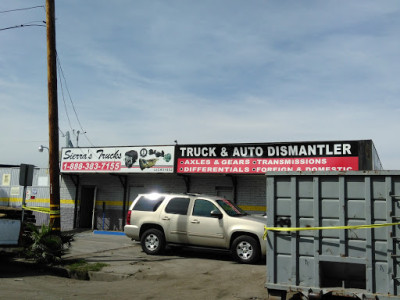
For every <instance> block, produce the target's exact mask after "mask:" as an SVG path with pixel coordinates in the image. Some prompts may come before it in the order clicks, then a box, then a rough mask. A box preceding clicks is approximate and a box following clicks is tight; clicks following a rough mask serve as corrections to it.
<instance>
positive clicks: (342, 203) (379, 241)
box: [266, 171, 400, 298]
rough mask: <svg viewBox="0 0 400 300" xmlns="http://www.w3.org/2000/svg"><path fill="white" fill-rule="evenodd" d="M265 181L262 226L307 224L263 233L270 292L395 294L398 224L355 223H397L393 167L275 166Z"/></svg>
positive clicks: (398, 176) (399, 198) (399, 195)
mask: <svg viewBox="0 0 400 300" xmlns="http://www.w3.org/2000/svg"><path fill="white" fill-rule="evenodd" d="M266 184H267V227H279V228H282V227H291V228H307V229H310V230H305V231H294V232H285V231H280V232H276V231H272V230H270V231H268V235H267V241H266V242H267V277H266V279H267V281H266V287H267V288H268V289H269V290H272V291H275V292H276V291H280V292H284V293H294V292H297V291H299V292H302V293H303V294H305V295H308V294H311V293H312V294H317V295H322V294H326V293H332V292H333V291H334V292H333V293H335V294H338V295H348V294H354V293H355V292H354V290H356V293H357V294H360V295H364V296H365V295H379V296H380V298H382V297H386V296H387V297H389V295H390V296H397V295H398V288H399V280H398V278H397V277H398V276H399V275H398V274H400V273H399V272H400V270H399V264H398V261H397V260H398V259H400V256H399V254H400V248H399V247H400V239H399V237H400V234H398V231H399V226H398V225H396V226H385V227H379V228H366V229H355V228H354V226H359V225H370V224H389V223H395V222H400V173H399V172H395V171H392V172H390V171H375V172H346V173H336V174H335V173H326V172H324V173H322V172H318V173H311V172H309V173H304V172H303V173H300V172H287V173H283V172H282V174H279V175H275V174H274V175H267V183H266ZM340 226H352V227H350V228H347V229H343V228H338V227H340ZM316 227H331V229H329V230H327V229H323V230H314V229H315V228H316ZM332 227H333V228H332ZM398 256H399V257H398ZM399 279H400V278H399Z"/></svg>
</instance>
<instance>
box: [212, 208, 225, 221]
mask: <svg viewBox="0 0 400 300" xmlns="http://www.w3.org/2000/svg"><path fill="white" fill-rule="evenodd" d="M222 216H223V215H222V213H221V212H220V211H219V210H212V211H211V217H213V218H218V219H222Z"/></svg>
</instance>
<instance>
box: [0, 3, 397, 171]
mask: <svg viewBox="0 0 400 300" xmlns="http://www.w3.org/2000/svg"><path fill="white" fill-rule="evenodd" d="M44 5H45V1H44V0H42V1H39V0H29V1H28V0H3V1H1V3H0V12H2V13H0V29H3V28H8V27H12V26H18V25H22V24H28V25H44V24H43V23H41V22H42V21H44V20H45V18H46V16H45V10H44V8H42V7H39V8H35V9H29V10H22V11H14V12H4V11H7V10H12V9H19V8H27V7H33V6H44ZM56 18H57V21H56V31H57V33H56V35H57V36H56V38H57V52H58V56H59V61H60V64H61V67H62V73H61V72H60V71H59V77H60V79H61V82H60V81H59V83H58V100H59V127H60V130H61V132H62V133H64V134H65V132H66V131H70V132H71V138H72V141H73V143H74V144H76V136H74V135H73V134H72V131H73V130H75V132H76V131H77V130H79V131H80V132H82V131H86V134H80V135H79V146H81V147H86V146H136V145H172V144H174V140H178V142H179V143H181V144H208V143H242V142H245V143H262V142H291V141H325V140H361V139H372V140H373V141H374V143H375V146H376V148H377V151H378V154H379V156H380V159H381V161H382V164H383V166H384V168H385V169H392V170H393V169H396V170H400V139H399V138H398V137H397V132H399V131H400V122H399V120H398V119H399V116H400V84H399V79H400V59H399V53H400V39H399V33H400V5H399V2H398V1H397V0H393V1H389V0H382V1H375V0H374V1H370V0H353V1H345V0H339V1H338V0H332V1H330V0H327V1H297V0H296V1H280V0H279V1H278V0H275V1H268V0H264V1H261V0H252V1H239V0H219V1H215V0H212V1H211V0H205V1H190V0H185V1H183V0H180V1H178V0H169V1H165V0H158V1H157V0H154V1H153V0H151V1H138V0H129V1H128V0H118V1H105V0H85V1H81V0H68V1H67V0H58V1H56ZM0 45H1V46H0V118H1V122H2V129H1V131H0V132H1V133H0V137H1V146H0V164H20V163H31V164H35V165H38V166H41V167H46V166H47V153H46V152H43V153H40V152H38V151H37V148H38V146H39V145H41V144H42V145H45V146H47V145H48V123H47V122H48V112H47V60H46V28H45V27H43V26H29V27H28V26H25V27H22V28H16V29H8V30H0ZM62 75H64V76H62ZM71 102H73V104H74V106H72V105H71ZM77 116H78V118H77ZM61 146H65V138H64V137H63V136H62V134H61V133H60V147H61Z"/></svg>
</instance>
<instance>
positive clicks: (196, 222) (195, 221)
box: [190, 219, 200, 224]
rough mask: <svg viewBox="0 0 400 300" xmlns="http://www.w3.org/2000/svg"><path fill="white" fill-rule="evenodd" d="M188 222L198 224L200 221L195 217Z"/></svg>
mask: <svg viewBox="0 0 400 300" xmlns="http://www.w3.org/2000/svg"><path fill="white" fill-rule="evenodd" d="M190 223H193V224H200V221H199V220H197V219H194V220H192V221H190Z"/></svg>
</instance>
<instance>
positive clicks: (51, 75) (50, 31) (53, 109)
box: [46, 0, 61, 232]
mask: <svg viewBox="0 0 400 300" xmlns="http://www.w3.org/2000/svg"><path fill="white" fill-rule="evenodd" d="M46 24H47V26H46V27H47V87H48V94H49V168H50V224H49V225H50V226H52V229H53V231H57V232H59V231H60V230H61V222H60V179H59V174H60V167H59V157H58V156H59V154H58V151H59V150H58V148H59V143H58V100H57V52H56V22H55V4H54V0H46Z"/></svg>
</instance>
